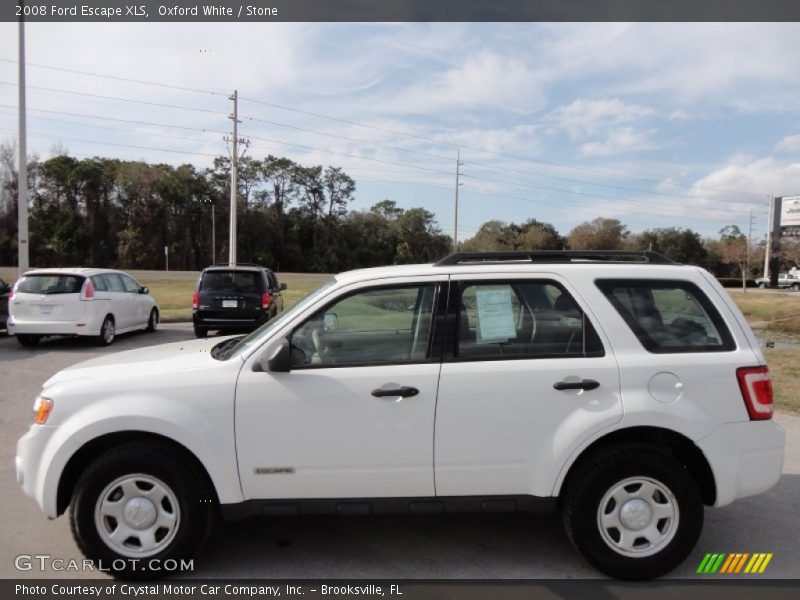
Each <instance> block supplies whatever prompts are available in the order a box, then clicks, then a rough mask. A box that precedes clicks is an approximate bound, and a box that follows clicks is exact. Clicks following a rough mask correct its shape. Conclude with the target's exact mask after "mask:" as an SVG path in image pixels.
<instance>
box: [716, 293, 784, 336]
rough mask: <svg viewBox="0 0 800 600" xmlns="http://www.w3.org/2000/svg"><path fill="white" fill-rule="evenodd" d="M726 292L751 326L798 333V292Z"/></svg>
mask: <svg viewBox="0 0 800 600" xmlns="http://www.w3.org/2000/svg"><path fill="white" fill-rule="evenodd" d="M728 293H729V294H730V295H731V298H733V300H734V301H735V302H736V304H738V305H739V308H740V309H741V310H742V312H743V313H744V316H745V317H747V321H748V322H749V323H750V325H751V326H754V327H755V328H763V329H767V330H769V331H775V332H779V333H784V334H798V335H800V294H798V293H796V292H782V291H772V290H770V291H755V290H751V291H749V292H742V291H734V290H728Z"/></svg>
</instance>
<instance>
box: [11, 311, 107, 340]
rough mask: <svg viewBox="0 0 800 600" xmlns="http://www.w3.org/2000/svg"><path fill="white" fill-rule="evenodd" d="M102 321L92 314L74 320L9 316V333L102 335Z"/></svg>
mask: <svg viewBox="0 0 800 600" xmlns="http://www.w3.org/2000/svg"><path fill="white" fill-rule="evenodd" d="M100 325H101V323H100V322H99V321H98V319H95V318H94V317H93V316H92V315H84V316H82V317H80V318H78V319H75V320H72V321H27V320H19V319H16V318H14V317H13V316H9V317H8V322H7V328H8V335H100Z"/></svg>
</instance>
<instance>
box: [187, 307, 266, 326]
mask: <svg viewBox="0 0 800 600" xmlns="http://www.w3.org/2000/svg"><path fill="white" fill-rule="evenodd" d="M269 314H270V313H269V311H268V310H264V311H263V312H259V313H258V314H256V315H252V314H250V315H247V314H241V313H240V314H237V313H236V312H235V311H232V312H231V314H230V315H224V314H219V311H214V312H213V313H211V314H208V313H205V312H203V311H194V312H192V322H193V323H194V324H195V325H197V326H200V327H208V328H209V329H236V328H245V327H258V326H259V325H263V324H264V323H266V322H267V321H268V320H269Z"/></svg>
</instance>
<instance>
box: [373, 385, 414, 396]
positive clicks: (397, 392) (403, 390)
mask: <svg viewBox="0 0 800 600" xmlns="http://www.w3.org/2000/svg"><path fill="white" fill-rule="evenodd" d="M417 394H419V390H418V389H417V388H414V387H409V386H406V385H403V386H400V387H393V388H389V387H380V388H378V389H375V390H372V395H373V396H375V397H376V398H386V397H391V398H396V397H398V396H399V397H401V398H409V397H411V396H416V395H417Z"/></svg>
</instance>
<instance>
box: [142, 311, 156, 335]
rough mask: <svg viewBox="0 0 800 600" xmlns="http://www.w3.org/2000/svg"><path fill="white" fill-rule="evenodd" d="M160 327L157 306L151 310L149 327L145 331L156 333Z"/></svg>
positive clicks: (148, 320)
mask: <svg viewBox="0 0 800 600" xmlns="http://www.w3.org/2000/svg"><path fill="white" fill-rule="evenodd" d="M157 329H158V310H156V309H155V308H154V309H152V310H151V311H150V318H149V319H147V328H146V329H145V331H147V332H149V333H155V332H156V330H157Z"/></svg>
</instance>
